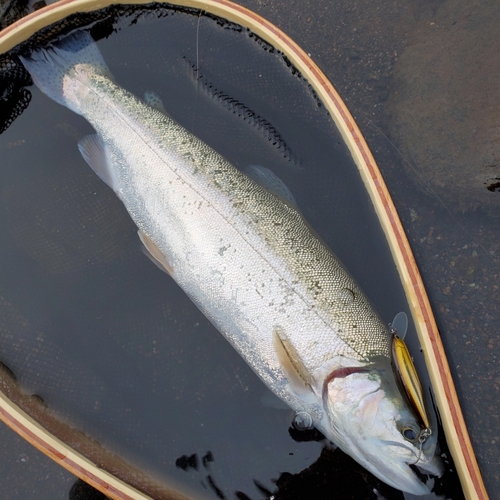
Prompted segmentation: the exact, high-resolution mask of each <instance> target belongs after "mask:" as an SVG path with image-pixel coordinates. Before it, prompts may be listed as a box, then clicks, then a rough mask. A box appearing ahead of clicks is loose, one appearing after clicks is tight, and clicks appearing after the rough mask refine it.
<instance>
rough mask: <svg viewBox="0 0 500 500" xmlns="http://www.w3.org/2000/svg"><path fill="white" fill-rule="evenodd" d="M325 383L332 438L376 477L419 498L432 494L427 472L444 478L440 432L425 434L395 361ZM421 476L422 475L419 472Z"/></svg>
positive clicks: (327, 414) (325, 397)
mask: <svg viewBox="0 0 500 500" xmlns="http://www.w3.org/2000/svg"><path fill="white" fill-rule="evenodd" d="M338 375H339V376H335V373H334V374H333V376H332V377H330V378H329V379H328V380H327V381H326V382H325V387H324V394H323V399H324V401H323V404H324V407H325V413H326V416H325V420H327V422H326V421H325V422H324V423H323V424H322V427H323V429H325V428H326V431H327V432H326V434H327V436H328V437H329V438H330V439H331V440H332V441H333V442H334V443H335V444H336V445H337V446H339V447H340V448H341V449H342V450H343V451H344V452H346V453H347V454H349V455H350V456H351V457H353V458H354V459H355V460H356V461H357V462H359V463H360V464H361V465H362V466H363V467H365V468H366V469H368V470H369V471H370V472H371V473H372V474H374V475H375V476H376V477H378V478H379V479H381V480H382V481H384V482H385V483H387V484H389V485H390V486H393V487H394V488H397V489H399V490H402V491H405V492H408V493H411V494H413V495H424V494H427V493H429V488H428V487H427V486H426V484H425V483H424V482H423V481H422V480H421V475H422V474H421V473H423V474H429V475H435V476H441V475H442V473H443V466H442V463H441V461H440V458H439V457H437V456H436V454H435V452H436V441H437V432H432V431H430V430H427V431H425V430H424V429H422V426H421V425H420V424H419V422H418V420H417V418H416V416H414V413H413V412H412V410H411V408H410V407H409V406H408V403H407V401H406V399H405V398H404V397H403V395H402V394H401V392H400V390H399V388H398V386H397V384H396V381H395V379H394V375H393V372H392V370H391V367H390V363H389V362H387V363H385V362H384V363H382V366H377V367H376V368H373V367H370V368H369V369H366V370H365V369H355V370H353V371H352V372H349V371H346V370H345V369H344V370H341V371H340V372H339V373H338ZM417 468H418V470H419V472H417V470H416V469H417Z"/></svg>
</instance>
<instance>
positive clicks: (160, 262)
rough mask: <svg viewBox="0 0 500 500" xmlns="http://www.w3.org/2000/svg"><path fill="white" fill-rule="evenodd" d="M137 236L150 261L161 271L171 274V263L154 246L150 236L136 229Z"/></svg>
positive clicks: (172, 271)
mask: <svg viewBox="0 0 500 500" xmlns="http://www.w3.org/2000/svg"><path fill="white" fill-rule="evenodd" d="M137 234H138V235H139V238H140V240H141V242H142V244H143V245H144V247H143V249H144V253H145V254H146V256H147V257H149V258H150V259H151V261H152V262H153V263H154V264H156V265H157V266H158V267H159V268H160V269H161V270H162V271H165V272H166V273H167V274H169V275H170V276H172V275H173V273H174V270H173V268H172V265H171V264H170V262H169V261H168V259H167V257H166V256H165V255H164V254H163V253H162V252H161V250H160V249H159V248H158V247H157V246H156V244H155V243H154V242H153V241H152V240H151V238H150V237H149V236H148V235H147V234H146V233H143V232H142V231H137Z"/></svg>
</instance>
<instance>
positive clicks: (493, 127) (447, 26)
mask: <svg viewBox="0 0 500 500" xmlns="http://www.w3.org/2000/svg"><path fill="white" fill-rule="evenodd" d="M499 18H500V4H499V3H498V1H497V0H445V1H444V2H443V3H441V4H440V6H439V7H438V9H437V10H436V11H435V14H434V16H432V17H431V18H429V17H428V16H425V18H421V19H420V20H419V21H417V23H416V26H415V30H414V31H413V35H411V38H410V40H409V41H408V46H407V48H406V50H405V51H404V52H403V54H401V57H400V59H399V60H398V62H397V63H396V65H395V67H394V76H395V79H394V86H393V89H392V92H391V95H390V98H389V102H388V111H389V114H390V116H391V120H390V125H389V127H390V135H391V139H392V141H393V142H394V143H395V144H396V146H397V147H398V148H399V149H400V150H401V152H402V153H403V155H404V156H405V158H406V159H407V160H408V163H410V164H411V165H409V164H407V170H408V173H409V175H410V176H411V177H413V178H414V179H415V182H416V183H417V184H419V185H420V186H421V187H423V188H425V189H426V190H431V191H433V192H434V193H435V194H437V195H438V196H439V197H440V198H441V199H442V200H443V201H444V202H445V203H446V204H447V205H448V206H450V207H454V208H455V209H456V210H460V211H466V210H471V209H476V208H479V207H481V208H483V209H485V210H486V211H488V212H490V213H496V214H498V213H500V85H499V81H500V41H499V38H498V19H499Z"/></svg>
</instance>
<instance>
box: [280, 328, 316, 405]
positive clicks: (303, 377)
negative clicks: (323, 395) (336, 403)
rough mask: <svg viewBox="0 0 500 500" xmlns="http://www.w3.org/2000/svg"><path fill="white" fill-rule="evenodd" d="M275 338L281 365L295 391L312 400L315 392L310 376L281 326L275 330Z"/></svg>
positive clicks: (300, 395)
mask: <svg viewBox="0 0 500 500" xmlns="http://www.w3.org/2000/svg"><path fill="white" fill-rule="evenodd" d="M273 340H274V348H275V349H276V354H277V355H278V359H279V362H280V365H281V367H282V368H283V371H284V372H285V376H286V378H287V379H288V381H289V382H290V386H291V387H292V389H293V391H294V392H295V394H296V395H297V396H298V397H299V398H301V399H303V400H306V401H308V400H310V399H311V396H312V395H313V394H314V392H313V390H312V387H311V383H310V376H309V375H308V373H307V369H306V368H305V366H304V365H303V364H302V362H301V361H300V359H299V356H298V355H297V353H296V352H295V349H294V348H293V346H292V345H291V344H290V342H289V341H288V340H287V339H286V338H285V336H284V335H283V334H282V332H280V329H279V328H277V329H275V330H274V332H273Z"/></svg>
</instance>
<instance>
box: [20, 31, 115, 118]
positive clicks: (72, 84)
mask: <svg viewBox="0 0 500 500" xmlns="http://www.w3.org/2000/svg"><path fill="white" fill-rule="evenodd" d="M19 57H20V59H21V61H22V63H23V64H24V66H25V67H26V69H27V70H28V72H29V73H30V75H31V77H32V78H33V81H34V83H35V85H36V86H37V87H38V88H39V89H40V90H41V91H42V92H43V93H44V94H46V95H47V96H49V97H50V98H51V99H53V100H54V101H56V102H58V103H59V104H62V105H63V106H66V107H68V108H69V109H71V110H73V111H75V112H76V113H79V114H81V112H80V107H79V105H78V101H79V99H78V92H79V91H81V90H82V88H84V87H87V88H88V87H89V83H88V82H89V77H91V76H92V75H102V76H106V77H108V78H111V79H112V76H111V73H110V71H109V69H108V67H107V66H106V63H105V62H104V59H103V57H102V54H101V52H100V51H99V49H98V48H97V45H96V43H95V42H94V40H93V39H92V37H91V36H90V33H88V32H85V31H80V32H77V33H73V34H71V35H69V36H67V37H66V38H63V39H62V40H59V41H58V42H56V43H55V44H53V45H51V46H49V47H43V48H37V49H35V50H34V51H33V52H32V53H31V54H29V55H24V56H19Z"/></svg>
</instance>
